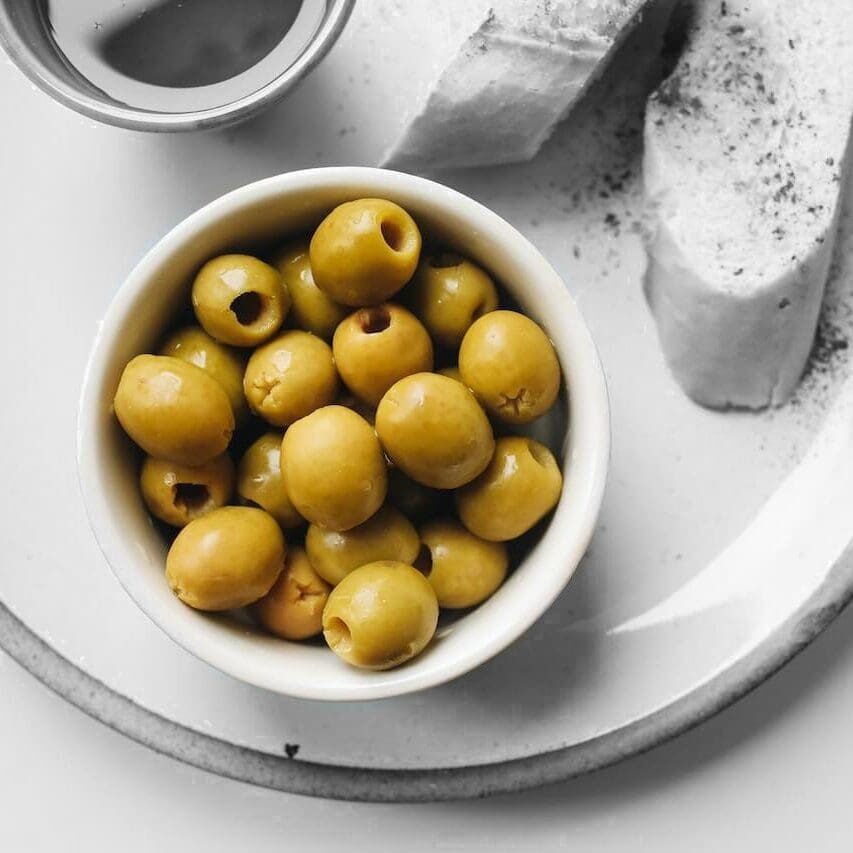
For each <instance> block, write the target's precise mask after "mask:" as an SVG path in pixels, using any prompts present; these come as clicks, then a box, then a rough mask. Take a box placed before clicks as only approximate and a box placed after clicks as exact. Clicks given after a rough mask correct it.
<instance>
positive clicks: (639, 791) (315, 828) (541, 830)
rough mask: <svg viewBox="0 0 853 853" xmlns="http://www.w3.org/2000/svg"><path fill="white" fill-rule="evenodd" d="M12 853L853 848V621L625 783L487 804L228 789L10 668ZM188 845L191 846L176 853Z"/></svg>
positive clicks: (8, 817) (836, 627) (572, 787)
mask: <svg viewBox="0 0 853 853" xmlns="http://www.w3.org/2000/svg"><path fill="white" fill-rule="evenodd" d="M0 697H2V700H0V756H2V763H3V772H2V774H0V850H4V851H5V850H8V851H13V850H14V851H27V853H42V851H54V850H63V849H71V848H72V846H76V847H78V848H80V849H87V850H91V851H93V853H100V851H102V850H104V851H106V850H121V851H123V853H137V851H139V853H147V851H150V850H158V849H159V850H173V849H180V850H181V851H182V853H196V851H198V853H216V851H226V850H252V851H253V853H265V851H271V852H272V851H282V850H299V851H305V853H312V851H329V853H332V851H335V853H339V851H341V850H342V849H346V850H349V851H354V853H360V851H362V850H365V851H366V850H378V849H382V848H380V847H378V846H375V845H376V842H377V840H378V839H382V840H383V841H385V842H386V845H387V846H385V847H384V849H387V850H406V851H410V853H417V851H420V850H490V851H504V850H507V851H509V850H530V851H537V853H548V851H552V850H572V851H580V853H584V851H595V853H609V851H620V853H621V851H637V850H641V849H643V850H653V851H655V853H670V851H671V853H683V851H685V850H690V851H691V853H700V852H701V851H719V850H721V849H725V850H728V851H731V853H740V851H744V853H754V852H755V851H764V850H774V851H792V853H794V851H801V850H814V851H819V852H820V853H835V851H839V853H840V851H846V850H849V849H850V842H849V820H848V817H847V815H848V812H849V792H850V789H851V786H853V727H851V726H850V707H851V703H853V612H848V613H847V614H844V615H842V616H841V617H839V619H838V620H837V621H836V622H835V623H834V624H833V625H832V626H831V627H830V628H829V629H828V631H827V632H826V633H825V634H824V635H823V636H822V637H821V638H820V639H818V640H817V641H816V642H815V643H814V645H812V646H811V647H809V648H808V649H807V650H806V651H805V652H804V653H803V654H802V655H801V656H800V657H799V658H797V659H795V660H794V661H793V662H792V663H791V664H789V665H788V666H787V667H786V668H785V669H784V670H783V671H782V672H781V673H780V674H778V675H777V676H775V677H774V678H772V679H771V680H770V681H768V682H767V683H765V684H764V685H763V686H762V687H761V688H759V690H758V691H756V692H755V693H753V694H752V695H751V696H749V697H748V698H746V699H745V700H743V701H742V702H740V703H739V704H737V705H735V706H734V707H732V708H730V709H729V710H727V711H725V712H724V713H723V714H721V715H720V716H718V717H716V718H715V719H714V720H712V721H710V722H709V723H706V724H705V725H703V726H701V727H700V728H698V729H696V730H694V731H693V732H691V733H689V734H687V735H684V736H683V737H681V738H679V739H677V740H676V741H674V742H672V743H670V744H667V745H665V746H663V747H660V748H659V749H656V750H654V751H653V752H651V753H649V754H647V755H644V756H641V757H639V758H635V759H632V760H631V761H629V762H626V763H624V764H622V765H619V766H617V767H613V768H610V769H608V770H604V771H601V772H600V773H597V774H594V775H592V776H587V777H584V778H582V779H578V780H575V781H573V782H568V783H564V784H561V785H557V786H553V787H550V788H545V789H541V790H538V791H530V792H527V793H524V794H520V795H515V796H508V797H500V798H495V799H490V800H484V801H472V802H463V803H446V804H433V805H423V806H413V805H359V804H353V803H341V802H332V801H323V800H312V799H307V798H304V797H296V796H290V795H286V794H279V793H275V792H272V791H268V790H262V789H260V788H254V787H251V786H248V785H243V784H240V783H236V782H230V781H227V780H225V779H221V778H219V777H216V776H212V775H210V774H207V773H204V772H202V771H199V770H195V769H193V768H190V767H187V766H184V765H181V764H178V763H176V762H174V761H172V760H171V759H168V758H164V757H162V756H159V755H156V754H155V753H153V752H150V751H149V750H147V749H145V748H143V747H140V746H138V745H136V744H134V743H132V742H130V741H128V740H126V739H125V738H123V737H121V736H119V735H117V734H115V733H114V732H113V731H111V730H110V729H107V728H106V727H104V726H102V725H100V724H99V723H96V722H94V721H92V720H90V719H89V718H88V717H86V716H84V715H83V714H82V713H80V712H79V711H77V710H76V709H74V708H72V707H71V706H70V705H68V704H66V703H65V702H64V701H63V700H62V699H59V698H57V697H56V696H54V695H53V694H51V693H50V692H49V691H47V690H46V689H45V688H44V687H42V686H41V685H40V684H39V683H38V682H36V681H35V680H34V679H32V678H31V677H30V676H29V675H27V674H26V673H25V672H24V671H23V670H22V669H20V668H19V667H18V666H17V665H16V664H14V663H12V662H11V661H10V659H9V658H7V657H5V656H4V655H3V654H2V653H0ZM178 845H179V846H178Z"/></svg>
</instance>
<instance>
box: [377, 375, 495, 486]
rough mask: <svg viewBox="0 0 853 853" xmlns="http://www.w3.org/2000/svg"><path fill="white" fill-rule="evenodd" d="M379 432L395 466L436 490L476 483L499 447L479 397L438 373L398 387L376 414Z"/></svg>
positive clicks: (405, 381) (414, 378) (402, 382)
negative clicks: (478, 400)
mask: <svg viewBox="0 0 853 853" xmlns="http://www.w3.org/2000/svg"><path fill="white" fill-rule="evenodd" d="M376 432H377V434H378V435H379V439H380V441H381V442H382V446H383V447H384V448H385V451H386V452H387V453H388V456H389V457H390V458H391V460H392V461H393V462H394V464H395V465H397V466H398V467H400V468H401V469H402V470H403V472H404V473H406V474H408V475H409V476H410V477H411V478H412V479H413V480H417V481H418V482H419V483H423V485H425V486H432V487H433V488H436V489H455V488H458V487H459V486H462V485H464V484H465V483H468V482H470V481H471V480H473V479H474V478H475V477H476V476H477V475H478V474H479V473H480V472H481V471H482V470H483V469H484V468H485V467H486V465H488V464H489V459H491V456H492V451H493V450H494V446H495V441H494V436H493V434H492V427H491V424H490V423H489V419H488V418H487V417H486V415H485V413H484V412H483V410H482V409H481V408H480V406H479V404H478V403H477V400H476V399H475V398H474V395H473V394H472V393H471V392H470V391H469V390H468V389H467V388H466V387H465V386H464V385H462V383H460V382H457V381H456V380H455V379H450V378H449V377H447V376H440V375H439V374H437V373H415V374H413V375H412V376H407V377H406V378H405V379H401V380H400V381H399V382H397V383H395V384H394V385H393V386H392V387H391V388H390V389H389V390H388V392H387V393H386V394H385V396H384V397H383V398H382V402H381V403H380V404H379V408H378V409H377V410H376Z"/></svg>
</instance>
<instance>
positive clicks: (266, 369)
mask: <svg viewBox="0 0 853 853" xmlns="http://www.w3.org/2000/svg"><path fill="white" fill-rule="evenodd" d="M243 392H244V393H245V395H246V399H247V400H248V401H249V406H250V408H251V409H252V411H253V412H255V414H257V415H260V416H261V417H262V418H263V419H264V420H265V421H267V422H268V423H271V424H273V425H274V426H287V425H288V424H292V423H293V422H294V421H298V420H299V418H304V417H305V415H310V414H311V412H313V411H314V410H315V409H319V408H321V407H322V406H326V405H328V404H329V403H331V402H332V401H333V400H334V399H335V397H336V396H337V394H338V373H337V371H336V370H335V361H334V358H333V357H332V349H331V347H330V346H329V345H328V344H327V343H326V342H325V341H324V340H322V338H318V337H317V336H316V335H312V334H311V333H310V332H301V331H298V330H293V331H289V332H284V333H283V334H281V335H279V336H278V337H277V338H275V340H272V341H270V342H269V343H267V344H264V345H263V346H262V347H258V349H256V350H255V351H254V352H253V353H252V357H251V358H250V359H249V364H248V365H247V367H246V375H245V376H244V377H243Z"/></svg>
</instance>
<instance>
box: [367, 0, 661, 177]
mask: <svg viewBox="0 0 853 853" xmlns="http://www.w3.org/2000/svg"><path fill="white" fill-rule="evenodd" d="M645 3H646V0H502V2H500V3H499V4H495V5H494V6H493V7H492V8H491V9H490V10H488V11H487V12H485V13H484V17H483V20H482V22H481V23H480V25H479V27H477V28H476V30H475V31H474V32H472V33H471V34H470V36H469V37H468V38H466V39H465V41H464V42H463V44H462V46H461V47H460V48H459V50H458V52H457V53H456V54H455V55H454V56H453V58H452V59H450V61H449V62H448V63H447V65H446V66H445V67H444V68H443V70H442V71H441V73H440V74H439V76H438V79H437V80H436V81H435V83H434V84H433V85H432V87H431V88H430V90H429V92H428V94H427V97H426V100H425V102H424V103H423V104H422V105H421V106H420V108H419V109H418V110H417V111H416V112H415V114H414V115H413V116H412V117H411V118H410V119H409V120H408V121H407V122H406V123H405V126H404V128H403V130H402V132H401V135H400V137H399V139H398V140H397V141H396V142H395V143H394V144H393V145H392V146H391V148H390V150H389V151H388V153H387V154H386V155H385V158H384V161H383V164H382V165H384V166H389V167H392V168H398V169H408V170H411V171H429V170H434V169H441V168H449V167H462V166H485V165H490V164H496V163H509V162H514V161H520V160H528V159H530V158H531V157H533V156H534V155H535V154H536V152H537V151H538V150H539V148H540V147H541V146H542V144H543V143H544V142H545V140H546V139H547V138H548V137H549V136H550V135H551V132H552V131H553V130H554V128H555V126H556V125H557V124H558V123H559V122H560V121H561V120H562V119H563V118H564V117H565V116H566V114H567V113H568V112H569V110H570V109H571V107H572V106H573V104H574V103H575V102H576V101H577V100H578V98H579V97H580V96H581V95H582V94H583V92H584V91H585V90H586V88H587V86H588V85H589V84H590V83H591V82H592V81H593V80H594V79H595V77H596V76H597V75H598V73H599V72H600V71H601V70H602V69H603V68H604V67H605V65H606V62H607V60H608V59H609V57H610V55H611V54H612V52H613V51H614V50H615V48H616V47H617V46H618V44H620V43H621V41H622V39H623V38H624V37H625V36H626V35H627V34H628V32H629V31H630V30H631V28H632V26H633V25H634V24H635V23H636V22H637V21H638V19H639V11H640V9H641V8H642V7H643V6H644V5H645Z"/></svg>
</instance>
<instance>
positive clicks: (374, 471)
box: [281, 406, 388, 530]
mask: <svg viewBox="0 0 853 853" xmlns="http://www.w3.org/2000/svg"><path fill="white" fill-rule="evenodd" d="M281 458H282V463H281V464H282V473H283V475H284V482H285V485H286V487H287V494H288V496H289V497H290V500H291V501H292V502H293V505H294V506H295V507H296V509H297V511H298V512H299V513H300V515H302V516H303V517H304V518H307V519H308V521H310V522H311V523H312V524H317V525H319V526H321V527H328V528H329V529H330V530H349V529H350V528H351V527H355V526H356V525H357V524H361V523H362V522H363V521H367V519H368V518H370V516H371V515H373V513H375V512H376V511H377V510H378V509H379V507H381V506H382V504H383V502H384V501H385V493H386V491H387V489H388V477H387V473H386V468H385V458H384V457H383V455H382V448H381V447H380V445H379V440H378V439H377V438H376V433H375V432H374V431H373V427H371V426H370V424H369V423H367V421H365V420H364V418H362V417H360V416H359V415H357V414H356V413H355V412H353V411H352V410H351V409H347V408H344V407H343V406H326V407H325V408H322V409H317V411H316V412H312V413H311V414H310V415H308V417H305V418H302V419H301V420H298V421H297V422H296V423H295V424H293V426H291V427H290V428H289V429H288V430H287V432H286V433H285V434H284V441H283V442H282V445H281Z"/></svg>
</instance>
